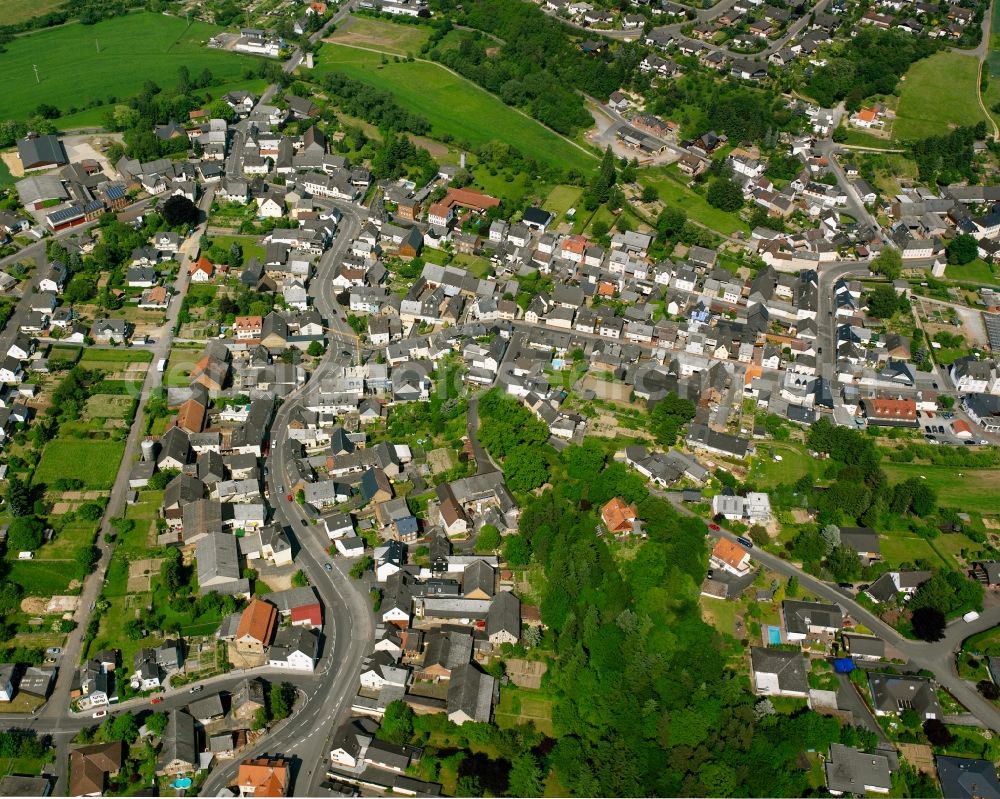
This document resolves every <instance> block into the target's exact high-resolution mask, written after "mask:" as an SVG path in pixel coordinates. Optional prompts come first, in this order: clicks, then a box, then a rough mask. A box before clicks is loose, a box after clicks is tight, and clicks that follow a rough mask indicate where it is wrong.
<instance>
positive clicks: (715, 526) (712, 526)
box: [708, 522, 722, 533]
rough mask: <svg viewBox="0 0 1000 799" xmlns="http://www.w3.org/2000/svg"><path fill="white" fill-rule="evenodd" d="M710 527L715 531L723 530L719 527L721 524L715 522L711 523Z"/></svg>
mask: <svg viewBox="0 0 1000 799" xmlns="http://www.w3.org/2000/svg"><path fill="white" fill-rule="evenodd" d="M708 529H709V530H711V531H712V532H713V533H718V532H721V531H722V528H721V527H719V525H717V524H716V523H715V522H712V523H711V524H710V525H708Z"/></svg>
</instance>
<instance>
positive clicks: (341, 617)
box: [201, 202, 374, 796]
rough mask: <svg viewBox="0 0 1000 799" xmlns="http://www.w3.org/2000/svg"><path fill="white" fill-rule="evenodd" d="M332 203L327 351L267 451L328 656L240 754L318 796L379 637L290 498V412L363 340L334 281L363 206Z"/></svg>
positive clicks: (227, 778)
mask: <svg viewBox="0 0 1000 799" xmlns="http://www.w3.org/2000/svg"><path fill="white" fill-rule="evenodd" d="M331 204H332V205H334V206H336V207H337V208H338V209H339V210H340V211H341V212H342V213H343V218H342V220H341V223H340V226H339V229H338V232H337V237H336V240H335V243H334V245H333V247H331V248H330V249H329V250H328V251H327V252H326V253H325V254H324V255H323V257H322V258H321V259H320V264H319V267H318V268H317V274H316V276H315V278H314V279H313V280H312V282H311V283H310V292H311V293H312V294H313V298H314V302H315V306H316V308H317V310H319V312H320V313H321V314H322V315H323V317H324V318H326V319H327V324H328V327H329V331H328V338H329V341H328V346H327V351H326V355H325V356H324V357H323V359H322V360H321V361H320V362H319V364H318V365H317V367H316V369H315V370H314V371H313V373H312V375H311V376H310V380H309V382H307V383H306V384H305V385H304V386H302V387H301V388H300V389H298V390H297V391H296V392H294V393H293V394H291V395H289V396H288V397H286V398H285V401H284V402H283V403H282V405H281V407H280V408H279V409H278V412H277V414H276V415H275V419H274V422H273V424H272V430H273V432H272V435H271V451H270V453H269V456H268V490H269V492H270V497H271V505H272V507H273V508H274V514H275V521H277V522H279V523H281V524H283V525H284V526H285V527H286V529H288V530H289V532H290V533H291V536H290V537H291V538H292V539H293V541H296V542H297V543H298V544H299V547H300V549H299V551H298V552H297V553H296V556H295V563H296V565H297V566H298V567H299V568H301V569H302V570H303V571H304V572H305V573H306V575H307V576H308V578H309V581H310V583H312V585H313V586H314V587H315V588H316V590H317V591H318V592H319V595H320V598H321V600H322V603H323V606H324V636H325V641H324V648H325V649H326V650H327V653H326V655H325V656H324V658H323V660H322V661H321V663H322V669H323V673H322V674H320V676H319V679H318V681H317V682H316V683H315V684H313V685H311V686H309V687H308V688H307V695H306V699H305V703H304V705H303V706H302V707H301V708H300V710H299V711H298V712H297V714H296V716H295V717H294V718H292V719H291V720H290V721H289V722H288V723H286V724H285V725H284V726H282V727H280V728H279V729H278V730H276V731H275V732H273V733H272V734H269V735H267V736H266V737H265V738H263V739H262V740H261V741H260V742H259V743H258V744H257V745H256V746H255V747H253V748H251V749H250V750H248V751H247V752H245V753H241V759H242V758H245V757H254V756H257V755H260V754H264V753H270V754H279V753H280V754H282V755H283V756H285V757H286V758H290V759H292V761H293V762H294V763H296V765H297V773H296V775H295V784H294V793H295V795H296V796H310V795H316V793H317V791H316V786H317V785H318V784H319V782H320V781H322V779H323V778H324V775H325V769H324V768H323V761H324V758H325V757H326V754H327V752H328V751H329V739H330V734H331V732H332V731H333V729H335V728H336V726H337V725H338V724H339V722H340V720H341V718H342V717H343V716H344V715H345V713H346V712H347V711H349V710H350V707H351V698H352V697H353V695H354V693H355V691H356V689H357V680H358V673H359V670H360V667H361V659H362V658H363V657H364V656H365V655H366V654H367V653H368V651H369V647H370V646H371V642H372V639H373V635H374V622H373V615H372V611H371V606H370V604H369V599H368V597H367V595H366V594H362V593H361V592H360V591H358V590H357V589H356V588H355V587H354V585H353V581H352V580H351V578H350V576H349V575H348V574H347V566H346V564H345V562H344V561H343V560H342V559H336V560H334V559H332V558H328V557H327V554H326V549H327V547H328V546H329V544H330V542H329V540H328V539H327V537H326V535H325V533H323V532H322V530H321V529H320V528H319V527H318V526H316V525H313V524H310V523H309V520H308V517H307V515H306V513H305V512H304V510H303V509H302V507H301V506H299V505H298V504H297V503H296V502H294V501H289V500H288V496H287V495H286V494H285V489H286V488H287V486H288V485H289V480H288V478H287V475H288V466H289V463H288V458H287V447H286V444H287V441H288V418H289V415H290V414H291V412H292V411H293V410H294V409H295V408H297V407H299V406H300V405H302V404H303V402H304V401H306V400H307V399H308V398H309V397H310V396H313V395H314V393H315V392H317V391H322V385H321V384H322V378H323V377H324V376H325V375H326V374H328V373H330V372H332V371H334V370H335V369H336V368H338V366H340V365H342V364H340V363H339V359H340V358H341V357H342V356H341V349H342V347H347V346H350V347H352V348H354V347H356V346H357V338H356V336H355V335H354V333H353V332H352V331H351V329H350V326H349V325H348V324H347V321H346V319H344V317H343V311H342V310H341V309H340V308H339V306H337V304H336V300H335V297H334V291H333V289H332V286H331V283H330V281H331V279H332V277H333V272H334V270H335V269H336V267H337V265H338V264H339V263H340V262H341V260H342V259H343V256H344V254H345V253H346V251H347V248H348V247H349V246H350V244H351V242H352V241H353V240H354V238H355V237H356V236H357V234H358V232H359V231H360V229H361V224H362V221H363V220H362V213H363V211H362V209H360V208H359V207H358V206H355V205H351V204H348V203H340V202H335V203H331ZM279 487H280V490H279ZM325 563H330V571H326V570H325V569H324V564H325ZM237 768H238V761H234V762H232V763H227V764H225V765H223V766H221V767H218V768H216V769H215V770H214V771H213V773H212V774H211V776H210V777H209V778H208V779H207V780H206V781H205V784H204V786H202V790H201V794H202V795H203V796H214V795H215V794H217V793H218V791H219V790H220V789H221V788H223V787H225V786H226V785H227V784H228V783H230V782H231V781H232V780H233V778H234V777H235V774H236V770H237Z"/></svg>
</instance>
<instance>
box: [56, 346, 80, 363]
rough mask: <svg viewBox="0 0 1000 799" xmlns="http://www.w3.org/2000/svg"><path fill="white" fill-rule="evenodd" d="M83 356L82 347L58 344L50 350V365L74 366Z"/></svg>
mask: <svg viewBox="0 0 1000 799" xmlns="http://www.w3.org/2000/svg"><path fill="white" fill-rule="evenodd" d="M82 354H83V348H82V347H65V346H61V345H58V344H57V345H55V346H53V347H52V349H51V350H49V363H50V364H52V363H68V364H74V363H76V362H77V361H79V360H80V356H81V355H82Z"/></svg>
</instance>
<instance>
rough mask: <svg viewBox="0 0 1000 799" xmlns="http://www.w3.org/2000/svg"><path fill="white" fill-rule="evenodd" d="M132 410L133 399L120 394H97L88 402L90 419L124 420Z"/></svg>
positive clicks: (87, 413) (88, 416)
mask: <svg viewBox="0 0 1000 799" xmlns="http://www.w3.org/2000/svg"><path fill="white" fill-rule="evenodd" d="M131 408H132V398H131V397H123V396H120V395H118V394H95V395H94V396H93V397H91V398H90V399H88V400H87V411H86V415H87V418H88V419H124V418H126V417H127V415H128V412H129V410H131Z"/></svg>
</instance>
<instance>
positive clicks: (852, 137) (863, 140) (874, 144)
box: [842, 127, 895, 150]
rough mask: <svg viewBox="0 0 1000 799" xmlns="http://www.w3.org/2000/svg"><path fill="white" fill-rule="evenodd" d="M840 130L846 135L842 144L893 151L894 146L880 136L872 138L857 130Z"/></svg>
mask: <svg viewBox="0 0 1000 799" xmlns="http://www.w3.org/2000/svg"><path fill="white" fill-rule="evenodd" d="M842 130H843V131H844V132H845V133H846V136H845V138H844V144H848V145H853V146H855V147H869V148H872V149H875V150H887V149H895V145H894V144H893V143H892V142H891V141H890V140H889V139H883V138H881V137H880V136H873V135H872V134H871V133H866V132H865V131H863V130H858V129H857V128H851V127H845V128H842Z"/></svg>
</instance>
